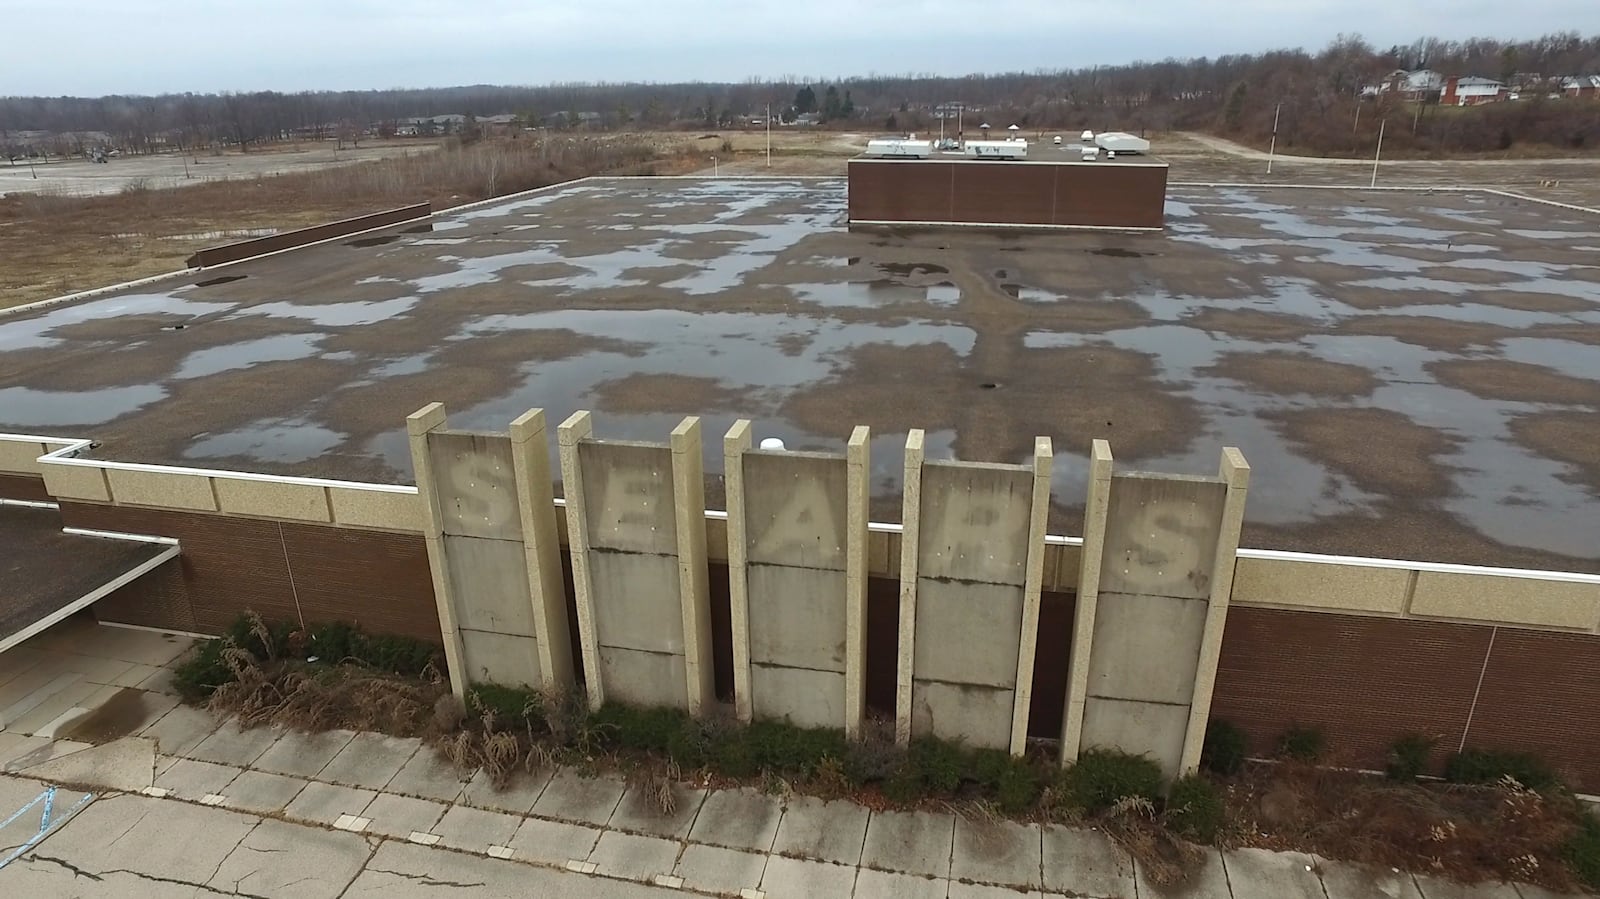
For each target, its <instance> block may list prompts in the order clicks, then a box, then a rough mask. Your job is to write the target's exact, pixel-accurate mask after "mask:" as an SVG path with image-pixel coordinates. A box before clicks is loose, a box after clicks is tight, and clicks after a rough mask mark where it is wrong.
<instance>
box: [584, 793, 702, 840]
mask: <svg viewBox="0 0 1600 899" xmlns="http://www.w3.org/2000/svg"><path fill="white" fill-rule="evenodd" d="M667 789H669V790H671V791H672V810H671V811H663V810H662V808H661V804H660V802H659V801H658V800H657V798H656V797H655V796H654V795H653V794H654V789H652V788H651V787H649V786H647V785H645V784H630V785H629V786H628V789H627V792H625V793H623V794H622V801H621V802H620V803H618V804H617V810H616V811H615V812H612V813H611V820H610V822H608V824H607V825H606V826H608V827H610V828H612V829H613V830H627V831H632V832H634V833H642V834H648V835H650V836H657V837H672V838H673V839H678V840H681V839H683V838H684V837H686V836H688V834H689V827H690V826H691V825H692V824H694V820H695V815H696V814H698V813H699V811H700V805H701V804H702V803H703V802H705V799H706V791H705V790H697V789H694V788H692V787H686V786H684V785H683V784H680V783H670V784H668V785H667Z"/></svg>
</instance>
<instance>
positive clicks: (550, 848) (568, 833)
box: [506, 818, 600, 867]
mask: <svg viewBox="0 0 1600 899" xmlns="http://www.w3.org/2000/svg"><path fill="white" fill-rule="evenodd" d="M599 841H600V830H599V828H595V827H588V826H586V825H583V824H567V823H566V822H563V821H546V820H544V819H543V818H524V819H523V821H522V825H521V826H520V827H518V828H517V834H516V836H514V837H512V838H511V842H509V843H507V844H506V845H507V846H510V847H511V849H512V851H514V852H515V853H516V857H517V858H519V859H521V860H523V861H530V862H542V863H544V864H549V865H556V866H558V867H559V866H561V865H565V864H566V863H567V862H569V861H572V860H574V859H576V860H578V861H583V860H585V859H587V858H588V857H589V853H591V852H593V851H594V846H595V843H597V842H599Z"/></svg>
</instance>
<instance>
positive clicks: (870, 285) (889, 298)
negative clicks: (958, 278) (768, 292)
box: [787, 278, 961, 308]
mask: <svg viewBox="0 0 1600 899" xmlns="http://www.w3.org/2000/svg"><path fill="white" fill-rule="evenodd" d="M787 287H788V289H789V291H790V292H791V293H793V294H794V295H795V298H796V299H799V300H803V301H805V302H808V303H817V304H819V305H822V306H850V307H857V308H872V307H877V306H895V305H901V304H921V303H928V304H930V305H934V306H954V305H956V304H957V303H959V302H960V301H961V289H960V288H959V287H956V286H955V285H954V284H948V283H946V284H935V285H933V286H931V287H917V286H914V285H911V284H899V283H896V282H894V281H890V280H887V279H883V278H880V279H878V280H876V281H864V282H863V281H853V282H852V281H847V282H843V283H838V282H829V283H810V284H789V285H787Z"/></svg>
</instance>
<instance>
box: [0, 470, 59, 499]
mask: <svg viewBox="0 0 1600 899" xmlns="http://www.w3.org/2000/svg"><path fill="white" fill-rule="evenodd" d="M0 499H20V500H26V501H28V502H30V503H53V502H55V501H56V498H55V497H53V496H51V495H50V491H48V490H46V489H44V478H41V477H37V476H35V475H31V474H0Z"/></svg>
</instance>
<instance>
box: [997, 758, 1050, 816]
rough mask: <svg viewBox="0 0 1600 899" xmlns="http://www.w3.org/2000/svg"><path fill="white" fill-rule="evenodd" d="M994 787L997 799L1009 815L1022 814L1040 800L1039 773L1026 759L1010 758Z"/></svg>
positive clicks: (1001, 808) (1001, 807) (1002, 809)
mask: <svg viewBox="0 0 1600 899" xmlns="http://www.w3.org/2000/svg"><path fill="white" fill-rule="evenodd" d="M994 787H995V801H996V802H998V803H999V804H1000V810H1001V811H1003V812H1005V813H1006V814H1008V815H1020V814H1022V813H1023V812H1026V811H1028V810H1029V809H1031V808H1033V806H1034V804H1035V803H1037V802H1038V801H1039V788H1040V784H1039V774H1038V772H1036V771H1035V770H1034V768H1033V766H1032V765H1030V764H1028V762H1027V761H1026V760H1025V759H1010V760H1009V762H1008V764H1007V765H1006V766H1005V768H1004V769H1003V770H1001V772H1000V776H999V778H998V779H997V780H996V781H995V785H994Z"/></svg>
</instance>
